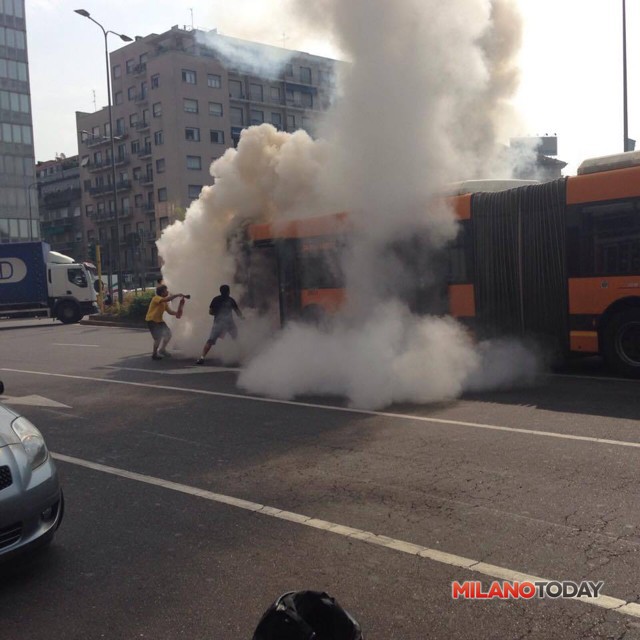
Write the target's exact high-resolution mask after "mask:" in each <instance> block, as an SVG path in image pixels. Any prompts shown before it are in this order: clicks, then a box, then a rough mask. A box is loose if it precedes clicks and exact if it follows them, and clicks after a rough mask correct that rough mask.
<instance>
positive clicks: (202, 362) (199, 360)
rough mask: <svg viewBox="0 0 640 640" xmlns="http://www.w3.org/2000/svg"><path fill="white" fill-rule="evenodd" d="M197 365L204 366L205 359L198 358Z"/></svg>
mask: <svg viewBox="0 0 640 640" xmlns="http://www.w3.org/2000/svg"><path fill="white" fill-rule="evenodd" d="M196 364H204V358H198V359H197V360H196Z"/></svg>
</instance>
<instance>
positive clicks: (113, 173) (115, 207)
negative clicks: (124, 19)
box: [75, 9, 133, 304]
mask: <svg viewBox="0 0 640 640" xmlns="http://www.w3.org/2000/svg"><path fill="white" fill-rule="evenodd" d="M75 12H76V13H77V14H79V15H81V16H82V17H84V18H88V19H89V20H91V22H93V23H94V24H97V25H98V26H99V27H100V29H101V30H102V33H103V35H104V57H105V62H106V66H107V98H108V105H109V138H110V139H111V180H112V184H113V213H114V217H115V221H116V275H117V278H118V302H119V303H120V304H122V271H121V269H120V217H119V216H118V187H117V185H116V149H115V137H114V135H113V114H112V112H111V72H110V68H109V49H108V48H107V36H108V35H109V34H110V33H112V34H113V35H114V36H118V38H120V40H123V41H124V42H133V38H130V37H129V36H125V35H123V34H122V33H116V32H115V31H107V30H106V29H105V28H104V27H103V26H102V25H101V24H100V23H99V22H98V21H97V20H94V19H93V18H92V17H91V14H90V13H89V12H88V11H85V10H84V9H75Z"/></svg>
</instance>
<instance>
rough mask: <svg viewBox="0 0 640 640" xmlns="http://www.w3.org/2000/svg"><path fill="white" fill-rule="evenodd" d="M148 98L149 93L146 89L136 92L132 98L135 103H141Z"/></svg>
mask: <svg viewBox="0 0 640 640" xmlns="http://www.w3.org/2000/svg"><path fill="white" fill-rule="evenodd" d="M148 99H149V95H148V92H147V91H143V92H141V93H137V94H136V95H135V97H134V99H133V101H134V102H135V103H136V104H142V103H143V102H146V101H147V100H148Z"/></svg>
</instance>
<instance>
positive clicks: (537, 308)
mask: <svg viewBox="0 0 640 640" xmlns="http://www.w3.org/2000/svg"><path fill="white" fill-rule="evenodd" d="M474 182H475V184H474V185H473V186H472V187H471V188H467V189H465V188H464V185H465V184H467V185H468V184H469V183H462V187H463V188H462V189H461V191H465V190H466V191H467V192H466V193H458V194H457V195H455V196H453V197H451V198H450V200H451V206H452V208H453V210H454V212H455V214H456V216H457V219H458V221H459V232H458V235H457V237H456V239H455V240H454V242H452V243H451V245H450V246H449V247H447V272H448V277H447V279H446V280H447V281H446V284H445V285H444V286H445V287H446V290H445V297H446V302H447V306H448V312H449V313H450V314H451V315H452V316H454V317H456V318H458V319H460V320H461V321H463V322H464V323H465V324H467V325H468V326H470V327H471V328H472V329H473V331H474V333H476V335H478V336H481V337H484V336H498V335H511V336H513V335H518V336H525V335H533V336H535V337H537V338H542V339H543V340H544V341H546V342H547V343H550V344H551V345H552V346H553V348H554V349H555V350H557V351H561V352H562V353H564V354H601V355H603V356H604V357H605V358H606V360H607V362H608V363H609V364H610V365H611V366H613V367H614V368H615V369H616V370H617V371H619V372H620V373H622V374H624V375H627V376H632V377H640V152H627V153H624V154H620V155H618V156H607V157H604V158H593V159H591V160H587V161H585V162H583V163H582V165H581V166H580V168H579V169H578V175H577V176H571V177H568V178H560V179H557V180H554V181H551V182H546V183H536V184H531V183H527V184H519V185H518V186H515V187H514V185H513V183H512V182H511V183H510V182H509V181H506V184H504V185H502V187H500V186H496V184H495V183H494V184H492V185H491V191H489V190H488V189H485V190H483V181H474ZM500 189H502V190H500ZM248 232H249V239H250V242H251V245H252V248H251V251H250V253H251V254H252V259H255V260H257V262H255V265H258V269H257V270H256V269H254V272H260V273H262V274H265V273H269V274H271V275H270V277H271V279H272V283H271V286H272V287H274V289H273V290H274V291H275V287H277V295H278V299H279V304H280V318H281V321H282V322H285V321H286V320H288V319H293V318H308V319H317V318H318V316H320V315H322V314H323V313H334V312H335V311H336V310H337V309H338V308H339V307H340V306H341V305H342V304H343V302H344V300H345V289H344V282H343V278H342V273H341V270H340V260H339V255H340V251H341V250H343V248H344V246H345V245H346V244H348V239H349V236H350V235H351V234H353V233H357V230H355V229H353V228H352V225H351V224H350V222H349V218H348V216H347V214H344V213H342V214H333V215H328V216H322V217H316V218H310V219H301V220H296V221H292V222H287V223H279V224H254V225H251V226H250V227H249V229H248ZM262 277H263V278H264V276H262ZM249 284H251V283H249ZM423 310H424V309H423ZM427 311H428V310H427Z"/></svg>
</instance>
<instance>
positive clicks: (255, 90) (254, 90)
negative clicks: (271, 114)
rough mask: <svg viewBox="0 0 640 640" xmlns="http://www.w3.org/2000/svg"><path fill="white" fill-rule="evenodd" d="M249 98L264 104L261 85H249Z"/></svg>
mask: <svg viewBox="0 0 640 640" xmlns="http://www.w3.org/2000/svg"><path fill="white" fill-rule="evenodd" d="M249 96H250V97H251V99H252V100H255V101H256V102H262V98H263V92H262V85H261V84H253V83H252V84H250V85H249Z"/></svg>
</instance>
